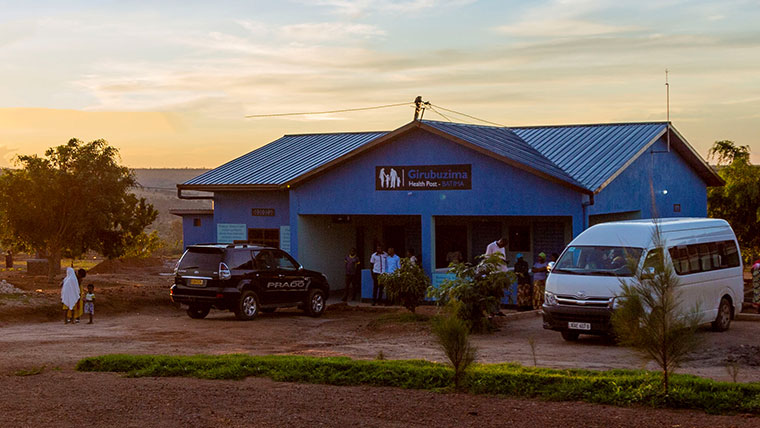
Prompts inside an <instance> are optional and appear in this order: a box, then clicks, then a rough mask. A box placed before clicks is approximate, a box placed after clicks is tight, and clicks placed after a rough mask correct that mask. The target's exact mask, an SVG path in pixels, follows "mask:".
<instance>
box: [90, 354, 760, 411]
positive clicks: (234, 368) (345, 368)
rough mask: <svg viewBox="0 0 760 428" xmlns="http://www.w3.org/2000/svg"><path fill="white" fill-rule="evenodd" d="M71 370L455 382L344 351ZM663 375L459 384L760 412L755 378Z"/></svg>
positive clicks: (408, 364)
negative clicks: (664, 388)
mask: <svg viewBox="0 0 760 428" xmlns="http://www.w3.org/2000/svg"><path fill="white" fill-rule="evenodd" d="M77 370H80V371H100V372H119V373H125V374H126V375H127V376H131V377H143V376H163V377H170V376H184V377H197V378H203V379H243V378H245V377H248V376H262V377H269V378H271V379H273V380H275V381H284V382H306V383H318V384H329V385H372V386H393V387H400V388H411V389H429V390H444V389H448V388H449V387H450V385H451V383H452V381H453V370H452V369H451V368H449V367H448V366H445V365H443V364H438V363H432V362H428V361H421V360H401V361H399V360H373V361H365V360H353V359H350V358H346V357H331V358H317V357H302V356H249V355H222V356H208V355H197V356H163V355H155V356H154V355H104V356H99V357H91V358H85V359H83V360H81V361H80V362H79V363H78V364H77ZM661 381H662V376H661V374H660V373H657V372H648V371H641V370H609V371H591V370H579V369H572V370H556V369H546V368H536V367H523V366H521V365H518V364H511V363H509V364H477V365H474V366H472V368H471V369H470V370H469V371H468V373H467V376H466V378H465V380H464V384H463V389H464V390H465V391H468V392H470V393H474V394H498V395H508V396H516V397H530V398H541V399H546V400H555V401H585V402H590V403H599V404H610V405H618V406H628V405H645V406H652V407H671V408H684V409H699V410H704V411H706V412H709V413H758V414H760V383H744V384H743V383H727V382H716V381H712V380H709V379H703V378H700V377H696V376H691V375H674V376H673V377H672V379H671V389H670V393H669V394H668V395H667V396H663V395H662V393H661V388H660V382H661Z"/></svg>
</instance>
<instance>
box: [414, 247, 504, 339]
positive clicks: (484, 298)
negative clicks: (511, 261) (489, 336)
mask: <svg viewBox="0 0 760 428" xmlns="http://www.w3.org/2000/svg"><path fill="white" fill-rule="evenodd" d="M478 259H479V260H480V262H479V263H478V264H477V265H475V266H472V265H470V264H469V263H452V264H451V266H450V267H449V272H451V273H453V274H454V275H456V277H455V278H454V279H450V280H446V281H444V282H443V284H441V285H440V287H438V288H434V287H430V288H429V289H428V296H430V297H433V298H435V299H436V300H437V301H438V302H439V303H440V304H446V303H448V302H449V301H451V300H454V301H458V302H461V303H462V304H461V305H459V306H458V311H457V315H458V316H459V318H461V319H462V320H465V321H467V322H469V323H470V326H471V328H472V330H473V331H476V332H483V331H491V330H493V328H494V326H493V322H492V320H491V318H490V316H491V315H492V314H494V313H496V312H497V311H498V310H499V306H500V305H501V299H502V298H503V297H504V289H505V288H507V287H509V286H510V285H511V284H512V283H513V282H514V281H515V278H516V276H515V274H514V273H513V272H503V271H502V270H501V267H502V266H504V264H505V261H504V257H503V256H502V255H501V254H500V253H495V254H491V255H490V256H485V255H482V256H479V257H478Z"/></svg>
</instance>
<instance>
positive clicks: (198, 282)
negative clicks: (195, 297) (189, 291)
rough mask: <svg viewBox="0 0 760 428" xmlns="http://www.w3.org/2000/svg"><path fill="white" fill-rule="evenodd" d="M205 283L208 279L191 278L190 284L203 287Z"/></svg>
mask: <svg viewBox="0 0 760 428" xmlns="http://www.w3.org/2000/svg"><path fill="white" fill-rule="evenodd" d="M205 283H206V281H204V280H202V279H191V280H190V284H189V285H192V286H195V287H203V285H204V284H205Z"/></svg>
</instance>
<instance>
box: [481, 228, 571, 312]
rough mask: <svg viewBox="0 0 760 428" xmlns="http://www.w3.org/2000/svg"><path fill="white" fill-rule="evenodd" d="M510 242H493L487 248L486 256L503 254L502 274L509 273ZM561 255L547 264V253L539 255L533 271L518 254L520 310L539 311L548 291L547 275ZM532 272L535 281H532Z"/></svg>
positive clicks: (518, 303) (517, 269)
mask: <svg viewBox="0 0 760 428" xmlns="http://www.w3.org/2000/svg"><path fill="white" fill-rule="evenodd" d="M508 243H509V240H508V239H507V238H506V237H502V238H501V239H499V240H497V241H494V242H491V243H490V244H488V246H487V247H486V253H485V255H486V256H490V255H492V254H495V253H499V254H501V256H502V258H503V259H504V264H503V265H501V267H500V269H501V270H502V272H506V271H507V269H508V268H507V265H508V263H509V261H508V259H507V244H508ZM557 258H559V254H557V253H552V260H551V261H550V262H547V260H546V253H543V252H541V253H539V254H538V260H537V261H536V262H534V263H533V266H532V269H531V266H530V265H529V264H528V262H526V261H525V259H524V258H523V254H522V253H517V255H516V259H517V261H516V262H515V268H514V271H515V275H517V301H516V302H513V303H516V304H517V308H518V310H521V311H526V310H531V309H539V308H540V307H541V305H543V304H544V291H545V290H546V275H547V274H548V272H549V269H550V265H551V264H552V262H556V261H557ZM531 271H532V273H533V280H532V281H531Z"/></svg>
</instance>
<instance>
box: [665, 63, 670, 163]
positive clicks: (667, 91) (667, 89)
mask: <svg viewBox="0 0 760 428" xmlns="http://www.w3.org/2000/svg"><path fill="white" fill-rule="evenodd" d="M665 118H666V119H665V120H666V121H667V122H668V124H667V125H668V129H667V130H666V131H665V132H667V134H665V135H666V136H665V139H666V140H667V142H668V153H670V83H668V69H667V68H666V69H665Z"/></svg>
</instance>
